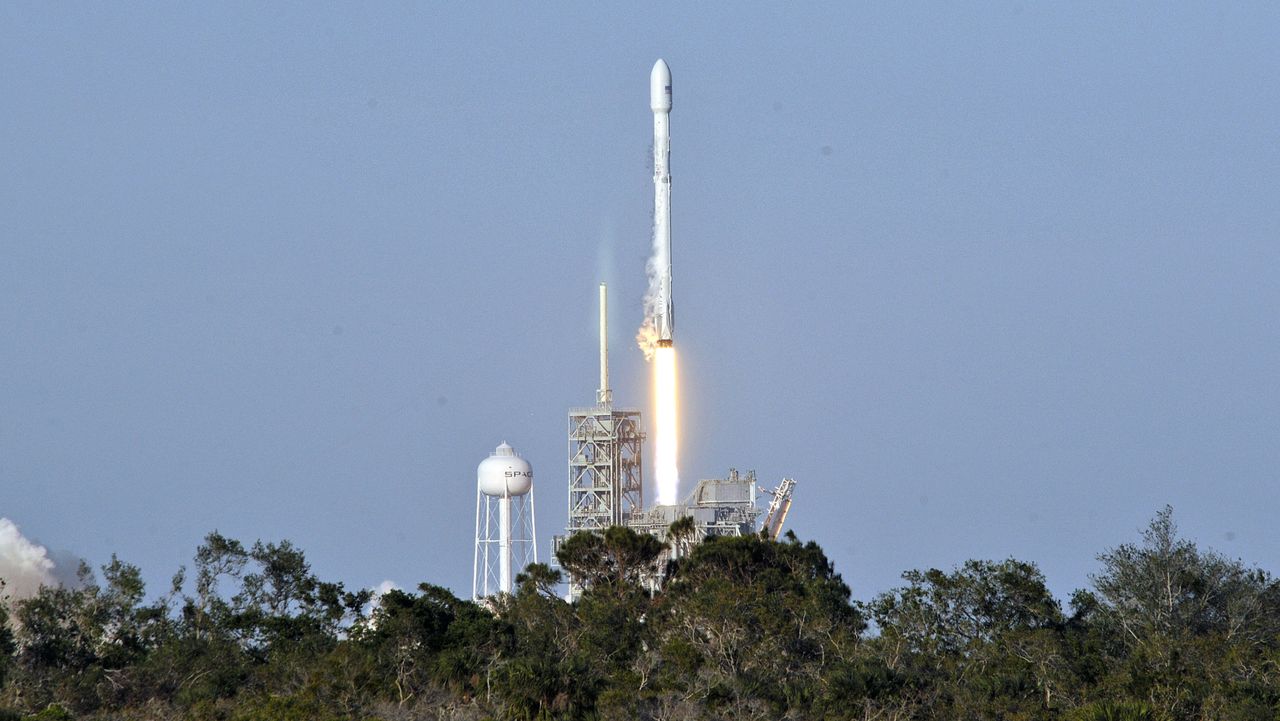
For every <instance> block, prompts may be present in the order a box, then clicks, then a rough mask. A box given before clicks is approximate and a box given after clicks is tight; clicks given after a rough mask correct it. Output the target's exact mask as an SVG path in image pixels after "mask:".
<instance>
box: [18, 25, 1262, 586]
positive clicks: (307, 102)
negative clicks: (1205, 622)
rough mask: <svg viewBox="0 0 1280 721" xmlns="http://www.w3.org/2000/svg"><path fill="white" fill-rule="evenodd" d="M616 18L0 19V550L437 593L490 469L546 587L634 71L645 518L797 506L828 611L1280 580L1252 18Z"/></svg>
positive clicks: (634, 233)
mask: <svg viewBox="0 0 1280 721" xmlns="http://www.w3.org/2000/svg"><path fill="white" fill-rule="evenodd" d="M608 5H611V4H594V3H535V4H529V3H523V4H516V3H511V4H488V3H457V4H452V3H439V4H426V3H409V2H404V3H398V2H385V3H360V4H352V5H328V4H321V3H272V4H262V3H238V2H229V3H185V4H176V5H175V4H172V3H125V4H120V3H112V4H90V3H40V2H32V3H17V2H14V3H4V4H3V5H0V98H2V99H3V100H2V101H0V107H2V108H3V111H2V112H0V167H3V169H4V170H3V172H2V173H0V329H2V330H3V338H4V339H3V342H0V369H2V372H0V516H2V517H4V518H7V519H10V520H11V521H12V522H13V523H15V524H17V527H18V528H20V529H21V533H22V534H23V536H25V537H26V538H28V539H31V540H32V541H33V542H35V543H38V544H40V545H41V546H43V547H45V548H47V549H48V553H49V556H48V557H49V558H58V557H68V554H70V556H71V557H74V556H80V557H83V558H86V559H88V560H89V561H90V562H92V563H94V564H95V565H99V564H102V563H105V562H106V561H108V560H109V558H110V555H111V554H112V553H116V554H119V556H120V557H121V558H122V559H124V560H126V561H128V562H131V563H134V564H137V565H139V566H141V567H142V569H143V572H144V576H145V578H146V579H147V580H148V582H149V584H150V589H151V591H152V592H153V593H155V592H162V591H163V590H164V588H165V585H166V583H167V579H168V578H169V576H170V575H171V574H173V572H174V571H176V570H177V569H178V567H179V566H181V565H183V564H186V565H187V566H188V567H190V565H191V557H192V555H193V554H194V552H195V549H196V546H197V545H198V544H199V543H200V541H201V539H202V538H203V537H204V536H205V535H206V534H207V533H209V532H210V531H212V530H215V529H216V530H218V531H220V532H221V533H223V534H226V535H229V536H232V537H235V538H240V539H242V540H245V541H246V542H248V541H252V540H254V539H258V538H261V539H264V540H279V539H289V540H291V541H293V542H294V543H295V544H297V545H298V546H300V547H301V548H303V549H304V550H305V551H306V552H307V554H308V558H309V559H310V561H311V563H312V567H313V570H314V571H315V572H316V573H317V574H318V575H320V576H321V577H322V578H324V579H327V580H341V581H343V582H345V583H346V584H347V585H348V586H349V587H372V586H376V585H378V584H379V583H382V582H383V581H387V580H390V581H393V582H394V583H396V584H398V585H400V586H402V587H406V588H412V587H413V586H415V585H416V584H417V583H419V582H422V581H427V582H431V583H437V584H441V585H445V586H448V587H450V588H452V589H453V590H454V591H455V592H457V593H459V594H466V593H468V592H469V590H470V582H471V571H472V569H471V563H472V542H473V535H474V528H473V522H474V517H475V516H474V513H475V468H476V465H477V464H478V463H479V462H480V461H481V460H482V459H483V458H484V457H485V456H486V455H487V454H488V453H489V452H490V451H491V450H492V449H493V448H494V447H495V446H497V445H498V444H499V443H501V442H503V441H507V442H509V443H511V444H512V445H513V446H514V447H515V448H516V449H517V451H519V452H520V453H521V454H522V455H524V456H525V457H526V458H528V459H529V460H530V462H531V463H532V464H533V467H534V470H535V476H536V486H535V499H536V504H537V512H538V514H537V515H538V531H539V535H540V536H541V538H542V539H543V541H544V543H543V546H542V551H541V552H542V554H543V557H544V558H545V555H546V553H547V552H548V548H549V537H550V535H551V534H552V533H554V532H559V531H561V530H562V529H563V527H564V523H565V514H566V508H565V501H566V495H567V490H566V473H567V471H566V464H567V460H566V448H567V440H566V431H567V421H566V412H567V410H568V408H569V407H571V406H581V405H589V404H590V403H592V402H593V400H594V392H595V386H596V381H597V371H596V360H597V356H596V337H595V332H596V325H595V313H596V307H595V298H596V286H597V283H599V282H601V281H606V282H608V283H609V284H610V293H611V303H610V306H611V316H612V317H611V323H612V325H611V336H612V338H611V346H612V350H613V353H612V363H613V367H612V370H613V379H614V393H615V397H616V398H617V400H618V401H619V403H620V404H626V405H637V406H642V407H645V408H647V407H648V403H649V401H648V375H647V373H648V369H647V368H646V366H645V364H644V361H643V359H642V358H641V356H640V354H639V351H638V350H637V349H636V348H635V346H634V344H633V343H632V340H631V339H632V337H633V336H634V333H635V329H636V327H637V326H638V324H639V323H640V320H641V297H642V295H643V293H644V287H645V274H644V263H645V259H646V256H647V254H648V251H649V245H650V243H649V240H650V223H651V213H652V203H653V191H652V178H651V158H650V146H651V134H652V116H651V113H650V111H649V108H648V102H649V98H648V78H649V69H650V68H651V67H652V65H653V62H654V61H655V60H656V59H657V58H659V57H661V58H665V59H666V60H667V62H668V63H669V64H670V66H671V69H672V74H673V85H674V88H673V93H674V109H673V111H672V115H671V127H672V130H671V134H672V151H671V152H672V161H671V162H672V178H673V180H672V183H673V185H672V205H673V211H672V212H673V241H672V244H673V254H674V258H673V264H674V300H675V305H676V307H677V317H678V318H679V327H678V328H677V347H678V351H679V363H680V373H681V378H680V383H681V387H682V398H681V404H682V405H681V413H682V416H681V418H682V426H683V428H682V434H681V435H682V450H681V462H680V467H681V476H682V479H683V482H684V486H683V488H682V493H683V492H686V491H688V490H690V489H691V485H692V483H691V481H692V479H696V478H709V477H717V476H723V474H724V473H725V472H726V471H727V470H728V469H729V468H730V467H735V468H738V469H741V470H747V469H754V470H755V471H756V472H757V473H758V475H759V478H760V481H761V483H762V484H763V485H767V486H773V485H774V484H776V483H777V481H778V479H780V478H781V477H783V476H788V477H793V478H795V479H796V481H797V489H796V493H795V505H794V508H793V511H792V514H791V516H790V517H789V519H788V527H789V528H791V529H792V530H794V531H795V533H796V534H797V535H798V536H799V537H800V538H801V539H805V540H813V541H816V542H817V543H819V544H820V545H821V546H822V547H823V548H824V549H826V551H827V552H828V554H829V556H830V557H831V559H832V560H833V561H834V563H835V566H836V570H837V571H838V572H839V573H841V574H842V576H843V577H844V579H845V580H846V581H847V582H848V583H849V585H850V586H851V587H852V588H853V593H854V596H855V597H858V598H862V599H867V598H870V597H872V596H874V595H875V594H877V593H880V592H883V591H886V590H888V589H890V588H892V587H894V586H895V585H898V584H899V583H900V582H901V581H900V574H901V573H902V572H903V571H905V570H908V569H916V568H930V567H937V568H943V569H947V568H951V567H954V566H956V565H958V564H960V563H962V562H963V561H964V560H966V559H970V558H985V559H1003V558H1008V557H1013V558H1018V559H1022V560H1027V561H1032V562H1035V563H1037V564H1038V565H1039V566H1040V568H1041V569H1042V570H1043V571H1044V573H1045V574H1046V576H1047V577H1048V581H1049V586H1050V588H1051V589H1052V590H1053V591H1054V592H1055V593H1056V594H1058V595H1059V596H1060V597H1063V598H1065V597H1066V596H1067V595H1068V594H1070V592H1071V591H1072V590H1073V589H1075V588H1080V587H1085V586H1087V585H1088V584H1089V576H1090V574H1092V573H1096V572H1097V571H1098V570H1099V565H1098V562H1097V560H1096V558H1095V556H1096V554H1098V553H1100V552H1102V551H1104V550H1106V549H1108V548H1111V547H1114V546H1115V545H1117V544H1120V543H1126V542H1131V541H1136V540H1137V539H1138V534H1139V531H1140V529H1141V528H1142V527H1144V526H1145V525H1146V523H1147V522H1148V521H1149V520H1150V519H1151V518H1152V517H1153V516H1154V514H1155V513H1156V512H1157V511H1158V510H1159V509H1160V508H1162V507H1163V506H1164V505H1165V504H1169V505H1172V506H1173V508H1174V518H1175V520H1176V521H1177V522H1178V523H1179V525H1180V528H1181V530H1182V532H1183V534H1184V535H1186V536H1188V537H1189V538H1192V539H1193V540H1195V541H1197V542H1198V543H1199V544H1201V545H1202V546H1205V547H1209V548H1213V549H1216V550H1218V551H1220V552H1221V553H1223V554H1225V555H1227V556H1229V557H1231V558H1239V559H1241V560H1243V561H1244V562H1246V563H1247V564H1259V565H1262V566H1263V567H1266V568H1269V569H1270V570H1271V571H1273V572H1277V571H1280V565H1277V564H1276V560H1275V559H1277V558H1280V534H1277V533H1276V532H1275V528H1274V527H1275V518H1276V517H1277V515H1280V496H1278V495H1277V493H1276V488H1277V482H1278V481H1280V478H1278V477H1277V476H1278V474H1280V470H1278V469H1280V382H1278V380H1277V378H1278V374H1277V368H1280V323H1277V322H1276V315H1277V313H1276V310H1277V308H1278V307H1280V243H1278V242H1277V241H1278V240H1280V142H1277V140H1278V138H1280V84H1278V83H1277V82H1276V70H1277V68H1280V45H1277V43H1276V42H1275V38H1276V37H1277V36H1280V6H1277V5H1275V4H1274V3H1248V2H1242V3H1195V2H1186V3H1101V2H1100V3H1023V2H991V3H916V2H904V3H875V4H872V3H866V4H861V3H858V4H855V3H796V4H782V3H778V4H765V3H757V4H744V3H723V4H717V3H700V4H694V5H689V4H686V3H645V4H644V5H643V6H642V7H640V6H637V7H634V8H632V7H608ZM59 554H61V556H60V555H59ZM37 556H39V554H37ZM39 558H44V556H39Z"/></svg>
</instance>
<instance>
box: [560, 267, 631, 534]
mask: <svg viewBox="0 0 1280 721" xmlns="http://www.w3.org/2000/svg"><path fill="white" fill-rule="evenodd" d="M608 331H609V324H608V292H607V289H606V287H605V284H604V283H601V284H600V388H599V389H598V390H597V391H596V405H595V406H594V407H592V408H572V409H570V410H569V523H568V526H566V528H565V531H566V533H567V534H568V535H573V534H574V533H577V532H578V531H595V530H602V529H605V528H608V527H609V526H620V525H624V524H625V523H626V519H627V518H628V517H629V516H630V515H631V514H632V513H639V512H640V511H641V510H642V509H643V507H644V472H643V471H644V469H643V465H642V463H641V460H640V459H641V451H642V450H643V446H644V433H643V432H641V430H640V411H639V410H638V409H634V408H614V407H613V392H612V391H611V390H610V389H609V333H608Z"/></svg>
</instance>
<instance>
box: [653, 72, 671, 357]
mask: <svg viewBox="0 0 1280 721" xmlns="http://www.w3.org/2000/svg"><path fill="white" fill-rule="evenodd" d="M649 107H650V109H652V110H653V247H654V250H655V251H656V253H655V258H654V260H655V263H656V264H657V269H656V270H657V273H658V298H657V303H656V305H657V312H656V314H655V315H654V319H653V323H654V329H655V330H656V331H657V332H658V345H659V346H665V347H670V346H671V334H672V332H673V331H674V330H675V311H674V306H672V304H671V68H669V67H667V63H666V61H664V60H661V59H660V60H658V62H656V63H654V64H653V71H652V72H650V73H649Z"/></svg>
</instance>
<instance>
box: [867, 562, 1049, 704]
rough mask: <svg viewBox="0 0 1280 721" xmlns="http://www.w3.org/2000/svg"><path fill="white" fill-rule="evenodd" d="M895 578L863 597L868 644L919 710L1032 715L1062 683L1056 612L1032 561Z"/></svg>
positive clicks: (981, 564)
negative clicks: (891, 585) (874, 634)
mask: <svg viewBox="0 0 1280 721" xmlns="http://www.w3.org/2000/svg"><path fill="white" fill-rule="evenodd" d="M903 578H904V579H906V581H907V582H908V585H907V586H905V587H902V588H898V589H895V590H893V591H890V592H888V593H884V594H881V595H880V596H878V597H877V598H876V599H875V601H874V602H873V603H872V604H871V611H872V615H873V618H874V619H875V623H876V626H877V627H878V628H879V629H880V637H879V638H878V639H877V640H876V643H875V647H876V649H877V650H878V652H879V653H880V654H881V657H882V658H883V660H884V662H885V663H886V665H888V667H889V668H891V669H894V670H895V671H899V672H900V673H902V674H903V675H904V676H905V677H906V678H907V679H908V683H909V684H911V686H912V687H913V688H914V689H915V696H916V700H917V702H918V703H919V704H920V705H921V706H923V707H924V708H925V709H931V710H930V711H927V712H926V713H929V714H933V715H935V716H938V715H940V716H946V717H954V718H1001V717H1006V716H1009V715H1014V714H1022V715H1028V714H1029V715H1031V716H1037V715H1041V714H1043V713H1045V712H1047V711H1048V710H1050V709H1052V708H1053V706H1054V702H1055V698H1056V695H1057V694H1058V693H1059V692H1060V691H1061V690H1062V689H1065V688H1068V687H1069V686H1070V684H1071V681H1072V679H1071V678H1070V676H1069V662H1068V657H1067V653H1066V647H1065V644H1064V630H1065V627H1064V618H1063V616H1062V613H1061V609H1060V607H1059V605H1058V602H1057V601H1056V600H1055V599H1054V598H1053V595H1052V594H1050V593H1049V591H1048V589H1047V588H1046V586H1045V582H1044V576H1043V575H1042V574H1041V573H1040V570H1039V569H1038V568H1036V567H1035V566H1034V565H1033V564H1029V563H1025V562H1022V561H1017V560H1013V559H1010V560H1006V561H1001V562H992V561H967V562H965V564H964V565H963V566H962V567H961V568H959V569H957V570H956V571H954V572H952V573H946V572H943V571H940V570H937V569H930V570H928V571H908V572H907V573H904V574H903Z"/></svg>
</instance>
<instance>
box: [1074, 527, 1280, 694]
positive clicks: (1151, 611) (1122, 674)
mask: <svg viewBox="0 0 1280 721" xmlns="http://www.w3.org/2000/svg"><path fill="white" fill-rule="evenodd" d="M1098 560H1099V561H1101V563H1102V570H1101V572H1100V573H1098V574H1097V575H1096V576H1094V577H1093V584H1094V588H1095V590H1096V593H1097V600H1098V604H1099V614H1098V624H1099V626H1100V627H1101V628H1102V629H1103V634H1104V635H1105V637H1107V638H1109V639H1110V641H1111V642H1110V643H1109V644H1107V647H1106V652H1107V654H1108V656H1109V667H1110V669H1111V673H1110V674H1109V679H1108V681H1107V682H1108V683H1109V684H1110V686H1112V687H1113V688H1114V691H1113V692H1112V693H1114V694H1122V695H1128V696H1132V697H1133V698H1135V699H1141V700H1144V701H1146V702H1147V703H1149V704H1150V705H1151V706H1152V707H1153V708H1154V710H1155V712H1156V714H1157V715H1158V716H1161V717H1167V718H1173V719H1181V718H1193V717H1196V716H1197V715H1200V714H1202V713H1205V712H1209V711H1210V709H1216V710H1218V711H1220V712H1221V713H1223V714H1225V715H1227V716H1236V717H1244V716H1243V715H1244V714H1245V712H1246V711H1245V709H1246V708H1252V707H1254V706H1256V705H1261V706H1262V707H1264V708H1265V707H1267V706H1269V705H1274V704H1275V703H1276V701H1277V700H1280V698H1278V697H1277V692H1276V690H1275V682H1276V674H1275V673H1269V672H1267V671H1266V669H1269V668H1272V667H1273V666H1272V663H1273V659H1274V655H1275V654H1276V653H1277V648H1278V646H1280V585H1278V584H1277V582H1276V581H1275V580H1274V579H1272V578H1271V576H1270V575H1269V574H1267V573H1266V572H1264V571H1262V570H1260V569H1249V568H1246V567H1245V566H1244V565H1243V564H1241V563H1240V562H1238V561H1232V560H1229V559H1226V558H1224V557H1223V556H1221V555H1219V554H1217V553H1214V552H1212V551H1201V550H1200V549H1199V548H1197V547H1196V545H1195V544H1194V543H1193V542H1191V541H1189V540H1187V539H1184V538H1180V537H1179V536H1178V532H1177V526H1176V524H1175V523H1174V522H1173V509H1172V508H1170V507H1168V506H1166V507H1165V508H1164V509H1162V510H1161V511H1160V512H1158V513H1157V514H1156V516H1155V518H1154V519H1152V521H1151V523H1150V524H1149V525H1148V526H1147V528H1146V530H1144V531H1143V533H1142V540H1141V542H1140V543H1127V544H1122V545H1120V546H1117V547H1116V548H1114V549H1111V550H1109V551H1107V552H1105V553H1103V554H1101V555H1099V556H1098ZM1259 684H1261V685H1262V688H1264V689H1267V688H1269V689H1270V690H1269V691H1265V692H1261V693H1260V691H1259Z"/></svg>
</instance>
